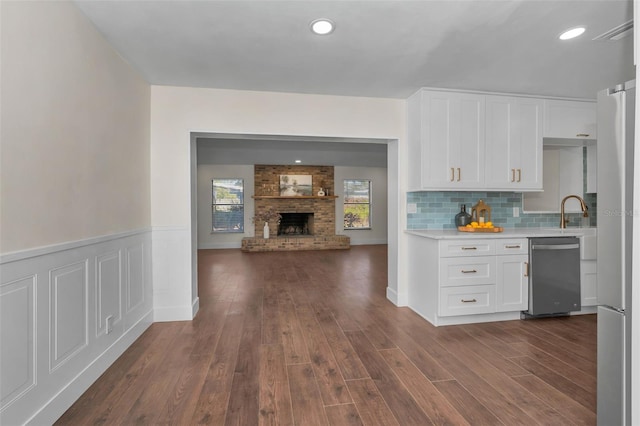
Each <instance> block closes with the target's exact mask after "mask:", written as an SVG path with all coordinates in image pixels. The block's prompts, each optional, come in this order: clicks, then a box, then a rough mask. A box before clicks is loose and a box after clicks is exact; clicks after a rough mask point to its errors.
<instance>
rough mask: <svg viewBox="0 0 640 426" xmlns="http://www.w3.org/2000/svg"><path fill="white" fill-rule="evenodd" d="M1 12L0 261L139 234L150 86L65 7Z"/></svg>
mask: <svg viewBox="0 0 640 426" xmlns="http://www.w3.org/2000/svg"><path fill="white" fill-rule="evenodd" d="M0 4H1V7H2V18H1V19H2V21H1V24H2V25H1V32H2V53H1V55H2V56H1V61H0V67H1V68H0V73H1V77H0V78H1V80H0V84H1V86H2V96H1V104H0V109H1V113H0V114H1V118H0V119H1V122H2V126H1V130H0V150H1V152H2V156H1V159H0V196H1V199H2V205H1V206H0V213H1V214H0V228H1V229H2V233H0V253H8V252H13V251H17V250H24V249H29V248H33V247H39V246H45V245H49V244H57V243H62V242H66V241H75V240H82V239H85V238H89V237H94V236H98V235H107V234H111V233H116V232H122V231H128V230H131V229H140V228H144V227H148V226H149V225H150V214H151V213H150V185H149V173H150V169H149V162H150V160H149V156H150V149H149V132H150V123H149V111H150V106H149V102H150V87H149V85H148V84H147V83H146V82H145V81H144V80H143V79H142V78H141V77H140V76H139V75H138V74H137V73H136V72H134V71H133V69H132V68H131V67H130V66H129V65H128V64H127V63H125V62H124V61H123V60H122V58H120V56H118V54H117V53H116V52H115V51H114V50H113V49H112V48H111V46H110V45H109V44H108V43H107V42H106V41H105V40H104V39H103V38H102V36H101V35H100V34H99V33H98V32H97V31H96V30H95V29H94V28H93V27H92V26H91V24H90V23H89V21H88V20H87V19H86V18H85V16H84V15H83V14H82V13H81V12H80V11H79V10H78V9H77V8H76V7H75V6H74V5H73V4H72V3H71V2H65V1H33V2H31V1H26V2H24V1H23V2H6V1H2V2H0Z"/></svg>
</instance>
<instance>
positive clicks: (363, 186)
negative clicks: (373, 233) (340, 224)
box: [344, 179, 371, 229]
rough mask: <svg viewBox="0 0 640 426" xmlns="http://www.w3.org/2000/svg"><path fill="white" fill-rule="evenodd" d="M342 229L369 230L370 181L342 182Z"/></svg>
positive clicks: (353, 180) (351, 180)
mask: <svg viewBox="0 0 640 426" xmlns="http://www.w3.org/2000/svg"><path fill="white" fill-rule="evenodd" d="M344 229H371V181H370V180H362V179H347V180H345V181H344Z"/></svg>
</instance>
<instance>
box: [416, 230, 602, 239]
mask: <svg viewBox="0 0 640 426" xmlns="http://www.w3.org/2000/svg"><path fill="white" fill-rule="evenodd" d="M404 232H405V233H407V234H409V235H416V236H418V237H424V238H432V239H435V240H462V239H469V238H529V237H563V236H570V237H573V236H576V237H581V236H585V235H596V232H597V228H595V227H590V228H578V227H575V228H572V227H569V228H565V229H560V228H559V227H558V228H505V229H504V231H503V232H461V231H458V230H457V229H407V230H405V231H404Z"/></svg>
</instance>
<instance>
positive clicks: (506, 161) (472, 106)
mask: <svg viewBox="0 0 640 426" xmlns="http://www.w3.org/2000/svg"><path fill="white" fill-rule="evenodd" d="M407 107H408V110H407V116H408V127H407V135H408V147H409V159H408V166H409V170H408V172H409V190H411V191H416V190H422V189H430V190H442V191H458V190H461V191H464V190H478V189H480V190H489V191H515V192H527V191H541V190H543V176H542V161H543V157H542V145H543V138H549V139H563V140H565V141H566V140H568V139H572V140H573V142H574V143H575V142H576V140H578V142H579V143H581V144H582V143H593V141H594V140H595V138H596V103H595V102H590V101H571V100H557V99H542V98H533V97H527V96H508V95H507V96H502V95H493V94H491V93H486V94H485V93H463V92H454V91H451V92H449V91H445V90H428V89H421V90H419V91H418V92H416V93H415V94H414V95H413V96H411V97H410V98H409V99H408V101H407ZM580 139H583V140H587V141H589V142H581V141H579V140H580ZM556 142H558V141H556ZM559 142H562V141H559ZM545 143H546V142H545ZM592 151H593V152H595V149H592ZM591 169H594V168H593V167H592V168H591ZM594 176H595V175H594ZM592 181H593V182H595V179H592ZM593 186H594V185H593V184H592V185H591V187H593Z"/></svg>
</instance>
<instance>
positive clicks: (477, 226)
mask: <svg viewBox="0 0 640 426" xmlns="http://www.w3.org/2000/svg"><path fill="white" fill-rule="evenodd" d="M458 231H462V232H502V231H504V228H502V227H500V226H494V225H493V223H492V222H475V221H474V222H471V223H470V224H468V225H466V226H458Z"/></svg>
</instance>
